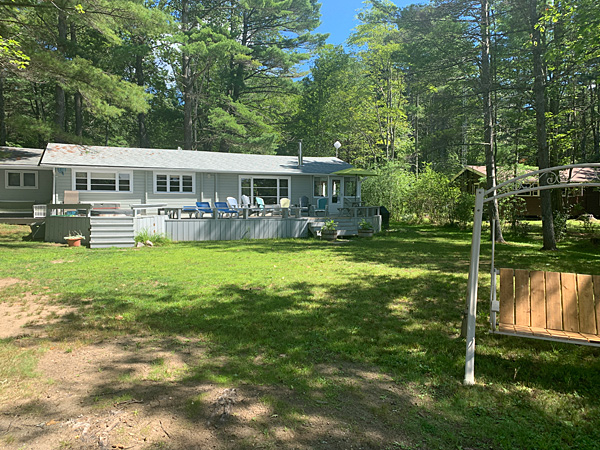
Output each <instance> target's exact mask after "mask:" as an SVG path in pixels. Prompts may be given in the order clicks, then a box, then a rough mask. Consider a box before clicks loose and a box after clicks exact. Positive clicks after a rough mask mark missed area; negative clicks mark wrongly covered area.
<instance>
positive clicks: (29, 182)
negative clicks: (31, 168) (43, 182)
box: [6, 171, 38, 189]
mask: <svg viewBox="0 0 600 450" xmlns="http://www.w3.org/2000/svg"><path fill="white" fill-rule="evenodd" d="M37 187H38V174H37V172H23V171H14V172H13V171H7V172H6V188H7V189H37Z"/></svg>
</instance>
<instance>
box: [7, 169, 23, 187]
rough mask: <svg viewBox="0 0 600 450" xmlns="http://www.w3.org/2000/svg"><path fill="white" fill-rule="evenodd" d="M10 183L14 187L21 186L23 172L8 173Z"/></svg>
mask: <svg viewBox="0 0 600 450" xmlns="http://www.w3.org/2000/svg"><path fill="white" fill-rule="evenodd" d="M8 185H9V186H12V187H19V186H21V174H20V173H16V172H9V173H8Z"/></svg>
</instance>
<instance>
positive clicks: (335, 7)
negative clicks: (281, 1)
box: [316, 0, 426, 45]
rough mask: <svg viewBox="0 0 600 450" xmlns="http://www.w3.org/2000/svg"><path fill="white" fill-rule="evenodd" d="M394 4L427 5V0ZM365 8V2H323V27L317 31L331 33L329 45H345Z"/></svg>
mask: <svg viewBox="0 0 600 450" xmlns="http://www.w3.org/2000/svg"><path fill="white" fill-rule="evenodd" d="M392 3H394V4H395V5H397V6H401V7H404V6H407V5H410V4H412V3H426V0H395V1H394V0H392ZM364 7H365V5H364V4H363V0H321V26H319V28H317V29H316V31H317V32H319V33H330V36H329V39H328V40H327V42H328V43H329V44H334V45H339V44H343V43H344V42H345V41H346V39H348V36H350V33H351V32H352V29H353V28H354V27H356V25H358V21H357V20H356V19H355V17H356V14H357V11H358V10H359V9H362V8H364Z"/></svg>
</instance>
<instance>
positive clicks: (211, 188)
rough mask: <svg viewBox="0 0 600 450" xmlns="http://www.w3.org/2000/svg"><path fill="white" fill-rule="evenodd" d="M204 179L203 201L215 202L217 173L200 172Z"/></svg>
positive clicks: (202, 179)
mask: <svg viewBox="0 0 600 450" xmlns="http://www.w3.org/2000/svg"><path fill="white" fill-rule="evenodd" d="M199 175H200V180H201V181H202V201H203V202H213V201H214V200H215V174H214V173H200V174H199Z"/></svg>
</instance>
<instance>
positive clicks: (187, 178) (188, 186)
mask: <svg viewBox="0 0 600 450" xmlns="http://www.w3.org/2000/svg"><path fill="white" fill-rule="evenodd" d="M154 191H155V192H156V193H165V194H166V193H172V194H173V193H176V194H181V193H187V192H189V193H193V192H194V176H193V175H192V174H167V173H156V174H154Z"/></svg>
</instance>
